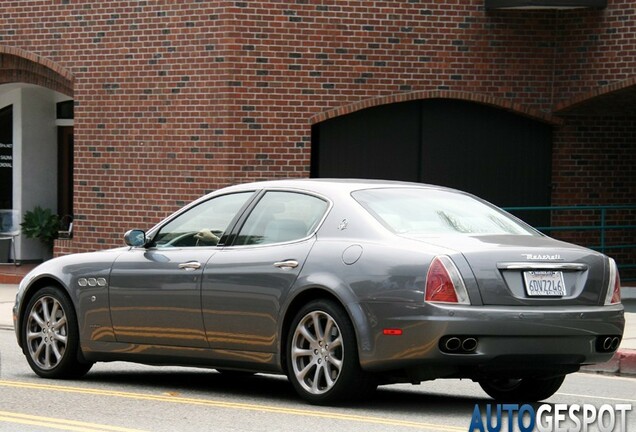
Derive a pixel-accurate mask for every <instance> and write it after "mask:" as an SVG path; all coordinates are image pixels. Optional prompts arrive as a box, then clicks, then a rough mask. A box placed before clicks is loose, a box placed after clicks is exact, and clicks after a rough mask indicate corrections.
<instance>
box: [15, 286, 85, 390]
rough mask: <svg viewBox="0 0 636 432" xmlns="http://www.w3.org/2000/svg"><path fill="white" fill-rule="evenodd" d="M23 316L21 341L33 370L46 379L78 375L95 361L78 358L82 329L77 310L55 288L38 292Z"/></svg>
mask: <svg viewBox="0 0 636 432" xmlns="http://www.w3.org/2000/svg"><path fill="white" fill-rule="evenodd" d="M25 314H26V315H25V316H24V317H23V318H22V340H23V345H24V351H25V355H26V358H27V361H28V362H29V366H31V369H33V371H34V372H35V373H36V374H38V375H39V376H41V377H44V378H79V377H81V376H83V375H85V374H86V373H87V372H88V371H89V369H90V368H91V366H92V363H83V362H80V361H79V359H78V354H79V331H78V329H77V318H76V315H75V309H74V308H73V304H72V303H71V301H70V300H69V299H68V297H67V296H66V295H65V294H64V293H63V292H62V291H61V290H60V289H59V288H56V287H46V288H43V289H41V290H40V291H38V292H37V293H36V294H35V295H34V296H33V298H31V300H30V301H29V303H28V304H27V307H26V309H25Z"/></svg>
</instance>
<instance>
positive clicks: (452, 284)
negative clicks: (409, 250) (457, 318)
mask: <svg viewBox="0 0 636 432" xmlns="http://www.w3.org/2000/svg"><path fill="white" fill-rule="evenodd" d="M424 299H425V300H426V301H427V302H432V303H458V304H470V300H469V299H468V292H467V291H466V286H465V285H464V281H463V280H462V277H461V275H460V273H459V270H457V267H455V264H454V263H453V261H452V260H451V259H450V258H449V257H447V256H445V255H440V256H438V257H435V258H434V259H433V262H431V266H430V267H429V268H428V273H427V274H426V294H425V295H424Z"/></svg>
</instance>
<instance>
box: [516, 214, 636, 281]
mask: <svg viewBox="0 0 636 432" xmlns="http://www.w3.org/2000/svg"><path fill="white" fill-rule="evenodd" d="M504 210H506V211H508V212H515V211H549V212H550V217H551V218H552V214H553V212H555V211H572V210H577V211H600V215H599V216H600V218H599V225H565V226H554V225H551V226H541V227H535V228H536V229H538V230H539V231H542V232H548V233H549V232H552V231H599V237H600V244H599V245H584V246H586V247H589V248H590V249H595V250H598V251H599V252H602V253H606V252H607V251H608V250H612V251H614V250H618V249H636V244H633V243H627V244H613V245H608V244H607V235H606V234H607V231H608V230H636V224H631V223H630V224H620V225H608V224H607V212H608V211H620V210H636V204H628V205H591V206H588V205H582V206H538V207H504ZM618 267H619V269H620V270H623V269H636V263H633V262H629V263H618ZM623 280H624V281H633V280H636V277H634V278H624V279H623Z"/></svg>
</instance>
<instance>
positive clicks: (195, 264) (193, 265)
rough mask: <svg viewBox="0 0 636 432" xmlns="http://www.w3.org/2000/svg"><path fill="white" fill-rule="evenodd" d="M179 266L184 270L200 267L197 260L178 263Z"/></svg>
mask: <svg viewBox="0 0 636 432" xmlns="http://www.w3.org/2000/svg"><path fill="white" fill-rule="evenodd" d="M179 268H180V269H183V270H185V271H192V270H197V269H200V268H201V263H200V262H198V261H189V262H185V263H181V264H179Z"/></svg>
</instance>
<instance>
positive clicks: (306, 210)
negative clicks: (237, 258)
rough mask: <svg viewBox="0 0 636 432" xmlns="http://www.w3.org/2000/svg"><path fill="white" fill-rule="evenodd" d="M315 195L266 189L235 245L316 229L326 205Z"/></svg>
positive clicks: (285, 239)
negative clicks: (267, 190)
mask: <svg viewBox="0 0 636 432" xmlns="http://www.w3.org/2000/svg"><path fill="white" fill-rule="evenodd" d="M328 206H329V205H328V203H327V202H326V201H325V200H323V199H321V198H318V197H316V196H313V195H306V194H302V193H297V192H282V191H269V192H267V193H265V195H264V196H263V197H262V198H261V199H260V201H259V202H258V204H256V206H255V207H254V210H252V212H251V213H250V215H249V217H248V218H247V220H246V221H245V224H244V225H243V227H242V228H241V231H240V232H239V234H238V237H237V239H236V242H235V245H265V244H273V243H284V242H289V241H294V240H300V239H303V238H305V237H307V236H309V235H311V234H313V232H314V231H315V230H316V228H317V227H318V224H319V223H320V221H321V220H322V217H323V216H324V214H325V212H326V211H327V208H328Z"/></svg>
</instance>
